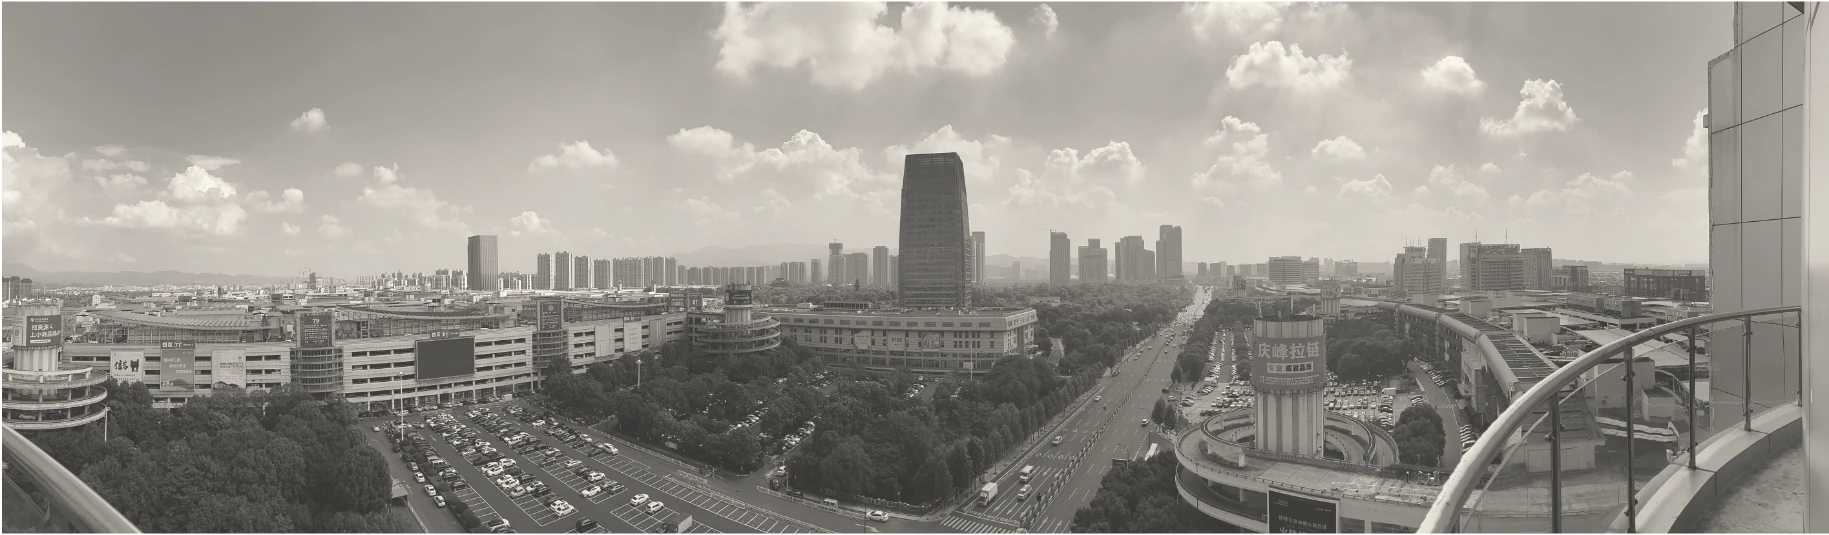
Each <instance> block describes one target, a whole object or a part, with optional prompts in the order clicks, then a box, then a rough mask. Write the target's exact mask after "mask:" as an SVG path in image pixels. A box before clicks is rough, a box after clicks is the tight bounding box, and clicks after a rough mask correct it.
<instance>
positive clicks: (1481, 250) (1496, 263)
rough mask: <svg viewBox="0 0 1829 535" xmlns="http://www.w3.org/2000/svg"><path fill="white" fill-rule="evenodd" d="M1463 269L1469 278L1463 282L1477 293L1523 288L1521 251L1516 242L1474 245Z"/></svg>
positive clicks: (1522, 258) (1522, 254) (1522, 255)
mask: <svg viewBox="0 0 1829 535" xmlns="http://www.w3.org/2000/svg"><path fill="white" fill-rule="evenodd" d="M1475 245H1476V247H1474V248H1473V249H1472V251H1471V252H1472V255H1471V256H1469V257H1468V259H1467V261H1466V263H1465V265H1463V266H1462V268H1461V269H1462V270H1463V271H1466V272H1467V273H1468V274H1469V276H1470V279H1469V280H1468V281H1463V282H1462V285H1463V286H1465V287H1466V288H1467V289H1469V290H1473V291H1476V292H1496V291H1503V290H1522V289H1524V253H1522V252H1519V250H1518V245H1517V244H1510V243H1504V244H1501V243H1484V244H1475Z"/></svg>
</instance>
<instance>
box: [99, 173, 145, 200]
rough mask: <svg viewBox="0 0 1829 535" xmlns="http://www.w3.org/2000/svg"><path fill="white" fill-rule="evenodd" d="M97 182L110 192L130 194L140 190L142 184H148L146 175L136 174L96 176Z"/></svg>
mask: <svg viewBox="0 0 1829 535" xmlns="http://www.w3.org/2000/svg"><path fill="white" fill-rule="evenodd" d="M95 183H96V184H100V185H101V186H102V189H103V190H106V191H107V192H108V193H110V194H114V195H129V194H132V193H134V192H136V191H139V189H140V186H144V185H146V177H143V176H140V175H134V174H118V175H110V176H105V177H103V176H98V177H95Z"/></svg>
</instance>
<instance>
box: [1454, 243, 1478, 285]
mask: <svg viewBox="0 0 1829 535" xmlns="http://www.w3.org/2000/svg"><path fill="white" fill-rule="evenodd" d="M1479 249H1480V242H1468V243H1463V244H1461V256H1460V270H1459V271H1458V273H1460V276H1461V282H1460V283H1459V284H1458V285H1459V286H1460V287H1461V288H1465V289H1468V290H1471V289H1473V257H1474V255H1475V254H1477V251H1479Z"/></svg>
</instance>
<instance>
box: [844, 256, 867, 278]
mask: <svg viewBox="0 0 1829 535" xmlns="http://www.w3.org/2000/svg"><path fill="white" fill-rule="evenodd" d="M845 284H861V285H868V284H870V253H849V254H846V255H845Z"/></svg>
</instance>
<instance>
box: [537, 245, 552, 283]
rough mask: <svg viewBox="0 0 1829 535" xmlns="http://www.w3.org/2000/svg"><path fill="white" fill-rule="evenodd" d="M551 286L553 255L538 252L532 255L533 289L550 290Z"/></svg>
mask: <svg viewBox="0 0 1829 535" xmlns="http://www.w3.org/2000/svg"><path fill="white" fill-rule="evenodd" d="M552 288H553V255H552V253H540V254H539V255H538V256H535V257H534V275H533V289H535V290H551V289H552Z"/></svg>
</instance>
